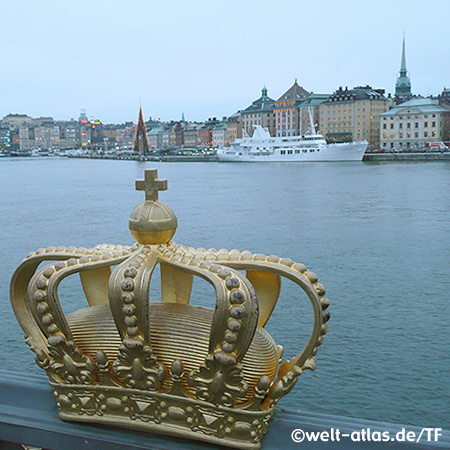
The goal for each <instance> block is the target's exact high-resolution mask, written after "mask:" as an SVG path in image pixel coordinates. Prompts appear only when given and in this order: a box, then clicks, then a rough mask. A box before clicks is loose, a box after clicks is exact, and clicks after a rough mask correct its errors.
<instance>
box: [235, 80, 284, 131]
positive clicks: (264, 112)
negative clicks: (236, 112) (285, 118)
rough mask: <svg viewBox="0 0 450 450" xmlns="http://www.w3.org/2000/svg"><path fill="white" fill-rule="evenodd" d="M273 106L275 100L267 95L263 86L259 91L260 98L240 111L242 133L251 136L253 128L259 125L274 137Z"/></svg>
mask: <svg viewBox="0 0 450 450" xmlns="http://www.w3.org/2000/svg"><path fill="white" fill-rule="evenodd" d="M274 106H275V100H274V99H272V98H270V97H269V96H268V95H267V88H266V87H265V86H264V87H263V88H262V90H261V97H259V98H258V99H256V100H255V101H254V102H253V103H252V104H251V105H250V106H249V107H247V108H246V109H244V110H243V111H241V121H242V130H243V132H244V131H245V132H246V133H247V134H248V135H249V136H253V131H254V126H255V125H261V126H262V127H263V128H267V129H268V130H269V133H270V135H271V136H274V135H275V131H276V125H275V115H274V113H273V109H274Z"/></svg>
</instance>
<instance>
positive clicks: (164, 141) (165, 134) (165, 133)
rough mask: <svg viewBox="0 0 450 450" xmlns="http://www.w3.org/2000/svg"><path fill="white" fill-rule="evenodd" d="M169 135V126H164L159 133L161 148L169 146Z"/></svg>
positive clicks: (164, 148)
mask: <svg viewBox="0 0 450 450" xmlns="http://www.w3.org/2000/svg"><path fill="white" fill-rule="evenodd" d="M169 136H170V128H164V129H163V130H162V131H161V134H160V139H161V149H163V150H166V149H168V148H169Z"/></svg>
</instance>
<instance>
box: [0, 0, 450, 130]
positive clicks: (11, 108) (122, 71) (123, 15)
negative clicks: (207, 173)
mask: <svg viewBox="0 0 450 450" xmlns="http://www.w3.org/2000/svg"><path fill="white" fill-rule="evenodd" d="M391 3H392V2H391ZM391 3H389V2H387V1H381V2H377V9H376V10H374V9H373V8H370V7H369V6H366V5H365V4H360V3H359V2H350V3H348V4H347V5H346V6H345V7H341V8H339V10H333V11H331V7H332V5H333V3H332V2H320V5H319V4H310V3H306V2H295V1H289V2H283V3H282V4H280V5H277V6H276V7H275V6H274V5H273V4H272V3H270V2H264V1H260V2H253V1H250V2H246V3H245V5H239V4H238V3H237V2H233V1H231V2H228V3H227V4H226V5H219V4H210V3H206V2H195V3H194V4H189V5H187V4H184V3H182V2H171V3H170V4H150V3H147V2H142V1H135V2H133V3H132V4H131V5H130V7H128V8H126V7H125V6H124V5H118V4H115V5H111V4H109V3H106V2H102V1H100V2H96V3H95V4H90V3H88V2H83V1H82V2H78V3H77V8H76V9H74V8H73V7H71V6H69V5H60V4H51V5H50V4H45V6H43V5H42V4H34V3H32V2H27V1H19V2H17V3H14V4H8V5H5V11H4V17H5V26H4V27H3V29H2V30H1V31H0V33H1V35H2V42H3V47H4V51H3V55H4V65H6V67H4V70H3V71H2V75H1V79H2V85H3V86H4V88H3V93H2V94H3V95H2V102H1V103H2V108H1V110H0V114H1V116H2V117H3V116H5V115H6V114H8V113H23V114H28V115H30V116H32V117H38V116H41V115H49V116H52V117H55V118H58V119H61V120H68V119H70V118H71V117H77V115H78V114H79V111H80V110H81V109H82V108H84V109H86V111H87V113H88V116H89V117H96V118H97V117H99V118H101V119H102V120H103V121H104V122H105V123H121V122H125V121H129V120H136V110H137V108H138V105H139V103H142V106H143V108H144V113H145V117H146V118H147V117H149V116H152V117H154V118H158V117H160V118H161V120H169V119H177V118H181V114H182V113H183V112H184V113H185V116H186V119H187V120H197V121H199V120H205V119H206V118H207V117H213V116H215V117H221V116H225V115H226V116H229V115H231V114H232V113H233V112H235V111H236V110H238V109H244V108H246V107H247V106H249V104H250V103H251V102H252V101H253V100H254V99H256V98H257V97H258V96H259V93H260V90H261V88H262V86H264V85H265V86H266V87H267V88H268V95H269V96H271V97H272V98H278V96H280V95H281V94H282V93H283V92H284V90H285V89H286V86H289V85H291V84H292V82H293V80H294V79H295V78H297V79H298V82H299V84H300V85H301V86H303V87H305V89H307V90H309V91H313V92H315V93H332V92H333V91H335V90H336V89H337V88H338V87H339V86H343V87H345V86H348V87H349V88H353V87H354V86H357V85H366V84H370V85H371V86H373V87H374V88H382V89H385V90H386V92H387V93H391V94H393V93H394V87H395V82H396V78H397V76H398V71H399V69H400V57H401V44H402V37H403V31H405V32H406V62H407V68H408V73H409V76H410V79H411V83H412V92H413V93H414V94H420V95H424V96H427V95H430V94H433V95H437V94H438V93H439V92H441V91H442V89H443V87H444V86H446V87H448V85H449V84H450V83H449V81H450V80H449V79H448V77H447V74H448V73H450V70H449V69H450V61H449V59H448V58H446V57H445V56H446V55H448V54H449V44H448V43H449V42H450V31H449V30H448V29H445V28H444V29H443V28H442V27H440V26H439V24H438V20H439V17H443V16H447V15H448V12H450V2H447V1H433V2H431V3H430V4H427V5H426V6H425V5H424V4H423V3H422V2H411V1H408V2H406V1H399V2H395V4H391ZM327 5H329V6H330V8H327ZM37 18H38V19H39V20H36V19H37ZM11 36H13V39H11ZM446 77H447V78H446Z"/></svg>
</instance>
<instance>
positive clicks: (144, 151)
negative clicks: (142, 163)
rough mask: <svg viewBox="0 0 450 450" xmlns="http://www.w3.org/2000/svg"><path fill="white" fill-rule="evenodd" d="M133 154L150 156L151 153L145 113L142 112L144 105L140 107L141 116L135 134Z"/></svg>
mask: <svg viewBox="0 0 450 450" xmlns="http://www.w3.org/2000/svg"><path fill="white" fill-rule="evenodd" d="M133 152H135V153H139V154H140V155H148V154H150V152H151V147H150V143H149V142H148V137H147V127H146V126H145V121H144V113H143V112H142V105H139V116H138V122H137V125H136V131H135V133H134V142H133Z"/></svg>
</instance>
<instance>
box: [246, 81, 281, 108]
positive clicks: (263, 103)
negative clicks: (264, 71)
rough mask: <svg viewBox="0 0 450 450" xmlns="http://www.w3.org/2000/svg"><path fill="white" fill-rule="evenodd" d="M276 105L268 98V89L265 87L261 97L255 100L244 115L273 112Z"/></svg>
mask: <svg viewBox="0 0 450 450" xmlns="http://www.w3.org/2000/svg"><path fill="white" fill-rule="evenodd" d="M274 105H275V100H274V99H273V98H270V97H268V95H267V88H266V87H265V86H264V87H263V88H262V90H261V97H259V98H258V99H257V100H255V101H254V102H253V103H252V104H251V105H250V106H249V107H248V108H245V109H244V110H243V111H242V114H252V113H257V112H269V111H273V108H274Z"/></svg>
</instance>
